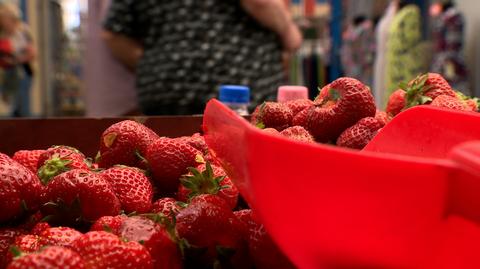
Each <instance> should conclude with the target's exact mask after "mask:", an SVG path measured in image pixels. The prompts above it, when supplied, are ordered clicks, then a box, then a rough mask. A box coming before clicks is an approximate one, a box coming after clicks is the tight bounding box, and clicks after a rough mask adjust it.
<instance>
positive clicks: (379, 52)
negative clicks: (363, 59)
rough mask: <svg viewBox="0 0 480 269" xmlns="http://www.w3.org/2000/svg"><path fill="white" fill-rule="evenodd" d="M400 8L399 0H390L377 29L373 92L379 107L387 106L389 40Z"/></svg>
mask: <svg viewBox="0 0 480 269" xmlns="http://www.w3.org/2000/svg"><path fill="white" fill-rule="evenodd" d="M397 10H398V0H392V1H390V4H389V5H388V7H387V10H386V11H385V14H384V15H383V17H382V18H381V19H380V21H379V22H378V24H377V28H376V30H375V37H376V46H375V47H376V55H375V63H374V72H373V73H374V75H373V92H374V96H375V102H376V104H377V107H379V108H385V106H386V103H385V102H384V99H385V92H386V87H387V85H386V79H385V77H386V74H387V72H386V65H387V44H388V40H389V31H390V26H391V24H392V21H393V18H394V17H395V14H396V13H397Z"/></svg>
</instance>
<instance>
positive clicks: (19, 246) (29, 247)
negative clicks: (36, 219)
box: [5, 234, 44, 264]
mask: <svg viewBox="0 0 480 269" xmlns="http://www.w3.org/2000/svg"><path fill="white" fill-rule="evenodd" d="M40 239H41V237H40V236H38V235H32V234H26V235H20V236H18V237H17V238H15V242H13V244H12V245H11V246H10V251H7V255H6V257H5V260H6V261H7V262H6V263H7V264H10V263H11V262H12V261H13V258H14V254H13V253H12V250H13V252H17V251H20V252H22V253H32V252H35V251H38V250H40V248H41V247H43V246H44V245H42V243H41V242H40Z"/></svg>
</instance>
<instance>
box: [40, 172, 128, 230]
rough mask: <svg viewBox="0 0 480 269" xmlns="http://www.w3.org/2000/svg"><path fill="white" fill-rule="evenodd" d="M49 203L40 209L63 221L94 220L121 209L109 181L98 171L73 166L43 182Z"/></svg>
mask: <svg viewBox="0 0 480 269" xmlns="http://www.w3.org/2000/svg"><path fill="white" fill-rule="evenodd" d="M45 197H46V200H47V201H50V203H48V204H46V205H45V206H44V207H43V208H42V210H43V211H46V215H48V214H52V215H56V216H57V217H58V218H61V219H63V220H65V221H70V220H71V219H72V218H73V219H75V220H76V219H78V218H81V219H84V220H87V221H95V220H97V219H98V218H100V217H102V216H112V215H113V216H114V215H117V214H118V213H119V212H120V202H119V200H118V198H117V197H116V196H115V192H114V191H113V189H112V187H111V186H110V184H109V183H108V182H107V181H106V180H105V179H104V178H103V177H102V176H101V175H99V174H95V173H93V172H91V171H88V170H81V169H74V170H70V171H68V172H65V173H63V174H60V175H58V176H56V177H54V178H53V179H52V180H51V181H50V182H49V183H48V185H47V186H46V193H45Z"/></svg>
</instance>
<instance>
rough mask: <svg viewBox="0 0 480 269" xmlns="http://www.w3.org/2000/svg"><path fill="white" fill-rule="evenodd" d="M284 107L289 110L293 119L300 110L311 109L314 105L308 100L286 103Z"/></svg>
mask: <svg viewBox="0 0 480 269" xmlns="http://www.w3.org/2000/svg"><path fill="white" fill-rule="evenodd" d="M285 105H287V106H288V108H290V110H291V111H292V113H293V116H294V117H295V116H296V115H297V114H298V113H300V112H301V111H302V110H304V109H306V108H309V107H312V106H313V105H314V103H313V101H312V100H310V99H297V100H293V101H288V102H286V103H285Z"/></svg>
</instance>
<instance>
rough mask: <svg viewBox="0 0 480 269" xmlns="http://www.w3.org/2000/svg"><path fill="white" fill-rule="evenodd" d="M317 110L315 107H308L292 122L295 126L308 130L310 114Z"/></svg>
mask: <svg viewBox="0 0 480 269" xmlns="http://www.w3.org/2000/svg"><path fill="white" fill-rule="evenodd" d="M313 109H315V106H311V107H307V108H305V109H303V110H302V111H300V112H298V113H297V115H295V116H294V117H293V120H292V125H293V126H302V127H304V128H306V127H307V126H308V125H307V123H308V116H309V114H310V111H311V110H313Z"/></svg>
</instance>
